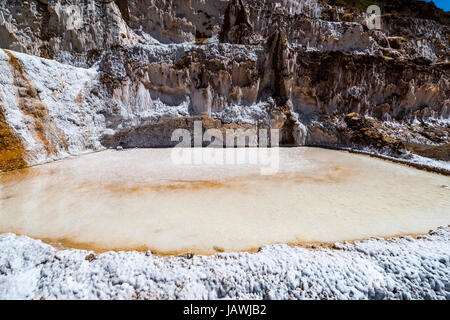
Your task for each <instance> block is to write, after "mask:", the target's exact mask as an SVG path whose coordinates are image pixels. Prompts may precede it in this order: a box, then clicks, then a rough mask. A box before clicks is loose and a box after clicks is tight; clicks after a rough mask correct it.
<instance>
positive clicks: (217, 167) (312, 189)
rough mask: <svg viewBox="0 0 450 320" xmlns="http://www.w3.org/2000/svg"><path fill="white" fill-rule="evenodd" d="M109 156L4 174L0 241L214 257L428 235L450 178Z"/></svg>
mask: <svg viewBox="0 0 450 320" xmlns="http://www.w3.org/2000/svg"><path fill="white" fill-rule="evenodd" d="M171 152H172V149H134V150H128V151H121V152H118V151H112V150H109V151H104V152H99V153H93V154H88V155H84V156H81V157H78V158H73V159H68V160H63V161H58V162H53V163H49V164H45V165H41V166H37V167H34V168H28V169H23V170H16V171H13V172H7V173H2V174H0V233H5V232H13V233H16V234H23V235H27V236H30V237H34V238H40V239H45V240H47V241H51V242H60V243H62V244H63V245H66V246H70V247H77V248H85V249H94V250H99V251H103V250H109V249H114V250H134V249H138V250H145V249H150V250H153V251H155V252H159V253H181V252H193V253H213V252H217V251H238V250H250V249H254V248H258V247H260V246H262V245H266V244H273V243H305V242H335V241H341V240H354V239H364V238H369V237H374V236H375V237H386V236H392V235H399V234H416V233H425V232H427V231H428V230H429V229H432V228H436V227H438V226H442V225H449V224H450V178H449V177H445V176H442V175H438V174H433V173H428V172H425V171H420V170H417V169H414V168H410V167H407V166H403V165H399V164H394V163H390V162H386V161H383V160H379V159H375V158H371V157H368V156H363V155H355V154H351V153H347V152H341V151H334V150H326V149H317V148H286V149H283V148H282V149H279V171H278V173H276V174H273V175H261V174H260V173H261V171H260V166H258V165H252V164H239V165H236V164H228V165H222V164H177V163H174V162H173V161H172V159H171Z"/></svg>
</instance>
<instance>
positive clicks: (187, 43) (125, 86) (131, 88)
mask: <svg viewBox="0 0 450 320" xmlns="http://www.w3.org/2000/svg"><path fill="white" fill-rule="evenodd" d="M338 3H340V4H342V3H343V4H345V5H344V6H332V5H330V4H329V2H327V1H319V0H303V1H300V0H299V1H296V0H265V1H256V0H245V1H244V0H230V1H226V0H209V1H204V0H164V1H163V0H150V1H145V0H123V1H122V0H120V1H119V0H101V1H94V0H86V1H65V0H47V1H37V0H33V1H31V0H30V1H25V2H22V1H18V0H5V1H2V3H0V47H1V48H2V49H3V50H0V135H1V139H2V140H1V141H0V148H1V151H2V156H1V157H0V170H10V169H14V168H20V167H24V166H27V165H33V164H37V163H42V162H45V161H48V160H51V159H58V158H61V157H64V156H66V155H70V154H79V153H82V152H87V151H91V150H98V149H100V148H103V147H115V146H119V145H120V146H123V147H157V146H170V145H173V142H172V141H170V134H171V132H172V131H173V130H174V129H176V128H180V127H181V128H189V127H191V124H192V122H193V121H195V120H196V119H197V120H199V121H202V122H203V124H204V127H205V128H218V129H220V130H225V129H226V128H238V127H239V128H244V129H245V128H277V129H280V130H281V143H282V144H284V145H314V146H329V147H342V148H354V149H361V150H370V151H373V152H378V153H384V154H387V155H390V156H396V157H409V156H411V154H412V153H416V154H418V155H421V156H426V157H432V158H435V159H439V160H448V145H449V143H450V121H449V119H450V83H449V82H450V73H449V69H450V62H449V56H450V52H449V50H450V46H449V42H450V25H449V14H448V13H445V12H443V11H442V10H439V9H437V8H436V7H434V5H432V4H428V3H423V2H416V1H414V0H397V1H393V2H390V3H389V5H387V6H386V7H385V8H383V10H384V12H383V15H382V16H381V29H372V30H371V29H370V28H368V27H367V18H368V16H367V14H366V13H365V8H364V7H362V6H361V3H362V2H361V1H340V2H338ZM408 8H409V9H408ZM411 8H414V10H412V9H411ZM420 10H422V11H423V15H420V16H418V15H417V14H415V13H414V12H417V11H420ZM19 52H20V53H19ZM44 58H45V59H44ZM47 59H51V60H47Z"/></svg>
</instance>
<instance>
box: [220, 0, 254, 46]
mask: <svg viewBox="0 0 450 320" xmlns="http://www.w3.org/2000/svg"><path fill="white" fill-rule="evenodd" d="M252 34H253V27H252V25H251V23H250V21H249V17H248V13H247V9H246V7H245V5H244V2H243V0H232V1H230V3H229V4H228V7H227V9H226V10H225V16H224V22H223V27H222V31H221V32H220V34H219V40H220V42H229V43H235V44H250V42H251V40H250V37H251V35H252Z"/></svg>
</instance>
